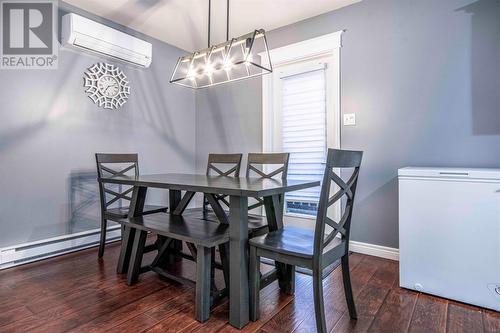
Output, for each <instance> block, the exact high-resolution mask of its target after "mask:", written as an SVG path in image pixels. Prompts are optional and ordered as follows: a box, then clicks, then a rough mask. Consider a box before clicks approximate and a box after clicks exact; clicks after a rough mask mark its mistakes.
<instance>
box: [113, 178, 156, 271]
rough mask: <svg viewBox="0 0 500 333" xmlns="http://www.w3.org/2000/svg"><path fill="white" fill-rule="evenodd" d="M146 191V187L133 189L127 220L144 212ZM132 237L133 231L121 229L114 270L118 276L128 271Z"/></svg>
mask: <svg viewBox="0 0 500 333" xmlns="http://www.w3.org/2000/svg"><path fill="white" fill-rule="evenodd" d="M147 191H148V188H147V187H140V186H135V187H134V190H133V192H132V200H130V206H129V214H128V216H129V218H131V217H134V216H140V215H142V213H143V211H144V203H145V202H146V193H147ZM134 236H135V229H131V228H128V227H126V226H125V227H124V228H122V245H121V249H120V257H119V258H118V266H117V268H116V271H117V272H118V274H125V273H126V272H127V271H128V267H129V264H130V255H131V253H132V246H133V242H134Z"/></svg>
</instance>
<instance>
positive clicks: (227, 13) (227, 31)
mask: <svg viewBox="0 0 500 333" xmlns="http://www.w3.org/2000/svg"><path fill="white" fill-rule="evenodd" d="M211 9H212V0H208V38H207V39H208V47H210V46H211V45H210V19H211V16H212V15H211ZM226 10H227V11H226V41H228V40H229V0H227V5H226Z"/></svg>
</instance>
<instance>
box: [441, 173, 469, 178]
mask: <svg viewBox="0 0 500 333" xmlns="http://www.w3.org/2000/svg"><path fill="white" fill-rule="evenodd" d="M439 174H440V175H443V176H467V177H468V176H469V173H468V172H440V173H439Z"/></svg>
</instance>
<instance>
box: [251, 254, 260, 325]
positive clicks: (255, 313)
mask: <svg viewBox="0 0 500 333" xmlns="http://www.w3.org/2000/svg"><path fill="white" fill-rule="evenodd" d="M249 266H250V267H249V275H250V281H249V282H250V283H249V284H250V295H249V296H250V320H252V321H257V320H259V317H260V311H259V303H260V300H259V296H260V257H259V256H257V248H256V247H254V246H250V262H249Z"/></svg>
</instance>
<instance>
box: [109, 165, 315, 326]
mask: <svg viewBox="0 0 500 333" xmlns="http://www.w3.org/2000/svg"><path fill="white" fill-rule="evenodd" d="M99 181H101V182H104V183H115V184H122V185H131V186H133V187H134V189H133V192H132V200H131V205H130V210H129V217H135V216H140V215H142V212H143V208H144V203H145V200H146V193H147V189H148V188H161V189H168V191H169V212H170V214H176V215H182V213H183V212H184V211H185V209H186V208H187V206H188V204H189V202H190V201H191V199H192V198H193V196H194V194H195V193H205V194H209V195H210V194H213V195H216V194H219V195H227V196H229V214H227V212H226V211H224V209H222V207H221V206H220V205H219V204H218V203H217V202H212V203H213V204H212V208H213V209H214V213H215V214H216V215H217V217H218V218H219V220H220V221H221V222H223V223H229V262H230V264H229V266H230V268H229V281H230V284H229V323H230V324H231V325H232V326H234V327H237V328H242V327H244V326H245V325H246V324H247V323H248V321H249V286H248V283H249V282H248V281H249V278H248V219H249V214H248V201H249V198H264V207H265V211H266V217H267V223H268V226H269V229H270V231H273V230H278V229H281V228H283V207H284V204H283V203H284V195H285V193H286V192H292V191H297V190H301V189H305V188H309V187H315V186H318V185H319V182H318V181H298V180H281V179H272V178H246V177H236V178H235V177H225V176H206V175H200V174H174V173H169V174H154V175H140V176H137V177H128V176H116V177H112V178H101V179H99ZM183 192H184V193H183ZM122 252H123V251H122ZM126 261H127V260H126V258H123V257H122V256H120V259H119V263H118V266H119V267H118V271H122V272H124V271H126V266H128V262H126ZM276 267H277V270H275V271H274V272H271V273H270V274H268V275H267V276H264V277H263V279H264V280H265V285H266V284H268V283H270V282H272V280H273V279H276V278H277V279H279V285H280V288H281V289H282V290H284V291H286V292H288V293H293V289H294V286H293V284H294V278H293V276H294V271H293V270H292V269H291V267H288V266H286V265H284V264H280V263H277V265H276Z"/></svg>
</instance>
